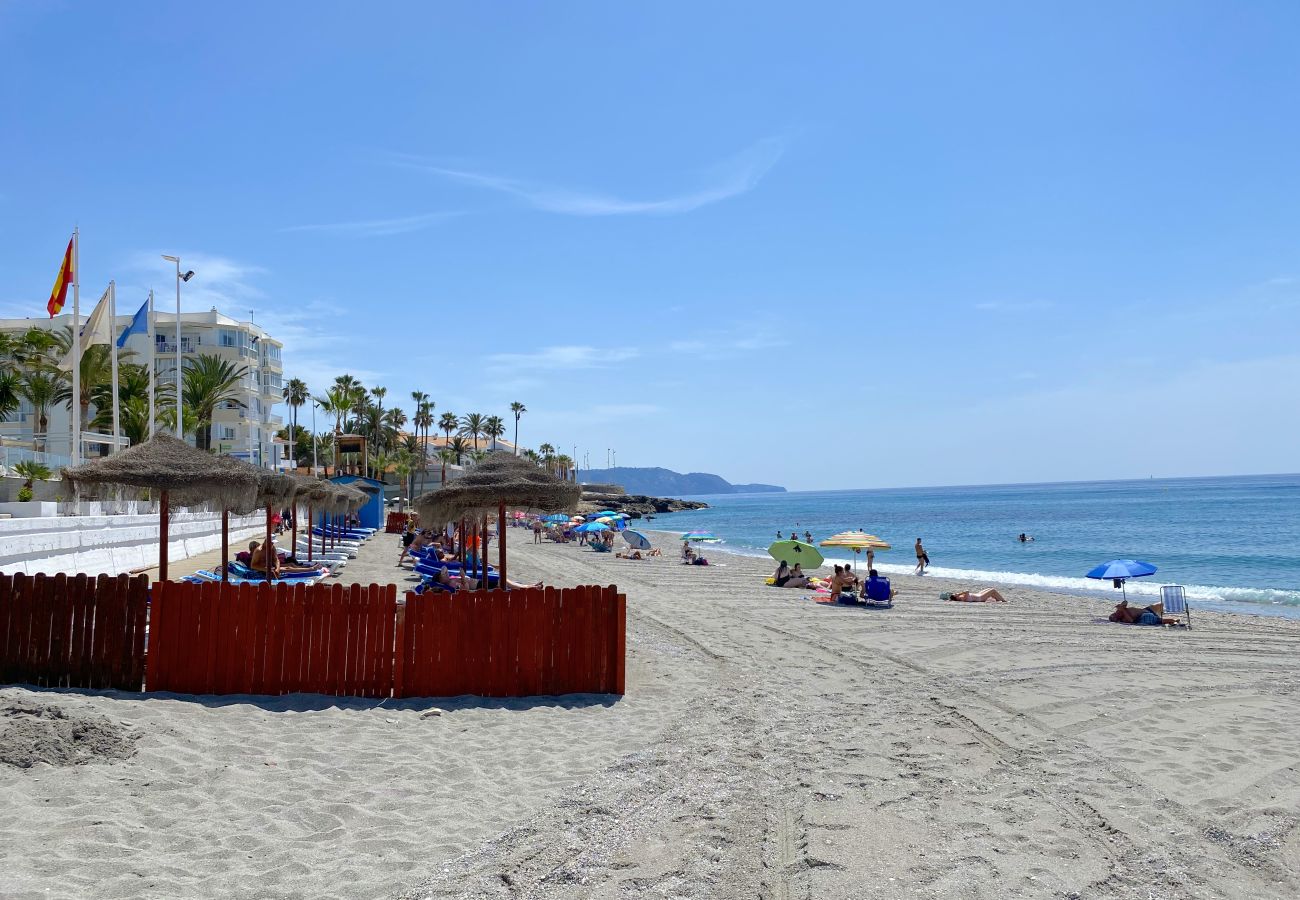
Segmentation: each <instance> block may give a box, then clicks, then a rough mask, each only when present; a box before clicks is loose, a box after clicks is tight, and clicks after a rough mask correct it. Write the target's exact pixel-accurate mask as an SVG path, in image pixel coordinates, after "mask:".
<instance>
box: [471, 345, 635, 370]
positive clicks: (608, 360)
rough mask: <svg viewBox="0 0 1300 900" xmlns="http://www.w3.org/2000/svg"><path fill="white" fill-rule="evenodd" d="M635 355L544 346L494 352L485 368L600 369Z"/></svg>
mask: <svg viewBox="0 0 1300 900" xmlns="http://www.w3.org/2000/svg"><path fill="white" fill-rule="evenodd" d="M638 355H640V353H639V351H638V350H636V349H635V348H632V347H611V348H600V347H591V346H586V345H566V346H557V347H543V348H541V349H540V350H534V351H532V352H530V353H494V354H492V355H490V356H488V357H487V366H488V368H489V369H492V370H495V371H498V372H522V371H572V370H575V369H601V368H605V367H606V366H613V365H617V364H619V363H622V362H627V361H628V360H629V359H634V358H635V357H637V356H638Z"/></svg>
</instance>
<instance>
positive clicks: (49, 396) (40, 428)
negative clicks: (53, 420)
mask: <svg viewBox="0 0 1300 900" xmlns="http://www.w3.org/2000/svg"><path fill="white" fill-rule="evenodd" d="M19 390H20V391H21V392H22V395H23V399H24V400H26V401H27V402H28V403H30V404H31V405H32V413H33V415H32V417H33V418H34V419H35V420H36V427H35V428H34V429H32V430H33V432H34V433H35V434H39V435H41V450H44V449H45V447H46V446H47V443H48V440H49V435H48V434H47V432H48V431H49V428H50V407H51V406H53V405H54V404H56V403H58V402H60V401H61V400H63V399H65V398H66V397H69V396H71V394H72V391H71V390H69V388H68V387H67V384H66V382H64V380H63V375H62V373H56V372H49V371H44V370H42V369H35V370H33V371H30V372H28V373H27V374H26V375H24V376H23V382H22V386H21V387H20V388H19Z"/></svg>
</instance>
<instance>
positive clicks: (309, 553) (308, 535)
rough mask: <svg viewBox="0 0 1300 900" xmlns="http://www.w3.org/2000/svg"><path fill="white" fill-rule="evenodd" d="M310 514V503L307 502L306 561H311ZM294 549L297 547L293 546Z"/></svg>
mask: <svg viewBox="0 0 1300 900" xmlns="http://www.w3.org/2000/svg"><path fill="white" fill-rule="evenodd" d="M311 515H312V508H311V505H310V504H308V506H307V562H311V545H312V537H311ZM295 524H296V523H295ZM294 549H297V548H296V547H295V548H294Z"/></svg>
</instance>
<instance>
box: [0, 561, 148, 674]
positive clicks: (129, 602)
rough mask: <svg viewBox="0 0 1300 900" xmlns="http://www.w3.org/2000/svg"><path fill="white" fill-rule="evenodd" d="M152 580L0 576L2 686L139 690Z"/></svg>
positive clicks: (119, 577) (60, 576) (80, 576)
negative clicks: (12, 684)
mask: <svg viewBox="0 0 1300 900" xmlns="http://www.w3.org/2000/svg"><path fill="white" fill-rule="evenodd" d="M148 600H149V579H148V577H147V576H144V575H138V576H136V577H134V578H132V577H130V576H128V575H118V576H115V577H112V576H108V575H100V576H99V577H97V578H92V577H89V576H86V575H73V576H71V577H69V576H66V575H0V682H4V683H18V684H35V685H40V686H42V687H74V688H118V689H121V690H128V691H138V690H141V688H142V685H143V681H144V641H145V610H146V608H147V605H148Z"/></svg>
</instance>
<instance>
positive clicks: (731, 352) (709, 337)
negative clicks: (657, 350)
mask: <svg viewBox="0 0 1300 900" xmlns="http://www.w3.org/2000/svg"><path fill="white" fill-rule="evenodd" d="M789 343H790V341H789V340H788V339H787V338H785V337H784V336H783V335H782V332H781V329H780V328H778V327H777V326H775V325H755V326H744V327H742V328H738V329H732V330H720V331H712V332H705V333H703V334H701V335H699V336H697V337H694V338H689V339H684V340H678V341H670V342H669V344H668V349H669V350H671V351H672V352H674V353H681V354H684V355H687V356H698V357H699V358H701V359H707V360H718V359H728V358H731V357H736V356H742V355H745V354H748V353H754V352H756V351H759V350H770V349H773V348H776V347H784V346H786V345H787V344H789Z"/></svg>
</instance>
